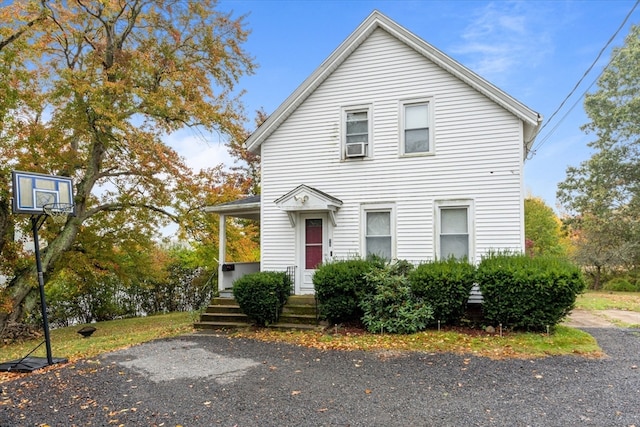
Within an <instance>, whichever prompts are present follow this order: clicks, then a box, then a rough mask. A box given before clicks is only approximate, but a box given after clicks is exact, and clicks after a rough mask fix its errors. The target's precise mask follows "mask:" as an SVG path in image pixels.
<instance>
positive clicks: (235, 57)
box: [0, 0, 254, 332]
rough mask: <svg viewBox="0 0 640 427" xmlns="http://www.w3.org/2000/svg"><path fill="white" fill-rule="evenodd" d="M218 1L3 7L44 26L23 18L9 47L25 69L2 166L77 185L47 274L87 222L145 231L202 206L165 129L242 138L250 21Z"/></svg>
mask: <svg viewBox="0 0 640 427" xmlns="http://www.w3.org/2000/svg"><path fill="white" fill-rule="evenodd" d="M216 6H217V5H216V2H215V1H213V0H202V1H198V2H185V1H181V0H175V1H170V0H167V1H161V0H106V1H105V0H101V1H97V0H75V1H71V0H69V1H46V0H43V1H41V2H27V1H22V2H16V3H14V5H12V6H10V7H11V10H10V12H11V13H8V12H7V10H8V9H6V10H5V9H4V8H3V9H0V14H1V15H2V16H3V18H4V19H5V20H6V22H8V24H7V25H8V26H15V27H16V28H19V27H20V25H19V24H20V23H22V25H24V23H25V22H30V21H34V20H38V21H37V22H38V24H39V25H31V26H29V32H28V33H24V35H23V37H24V39H25V43H24V44H23V45H21V46H20V49H18V50H16V54H18V55H21V66H22V67H23V69H24V70H29V75H28V76H27V77H26V79H27V83H26V84H19V85H15V88H14V89H15V90H16V97H15V100H16V101H15V103H14V104H13V105H10V106H9V109H10V110H11V111H10V113H11V115H12V117H13V118H14V120H13V121H11V122H9V123H5V126H4V128H3V129H2V136H3V139H2V144H0V164H3V165H7V166H10V167H12V168H16V169H18V168H19V169H23V170H29V171H33V172H43V173H50V174H57V175H65V176H71V177H73V179H74V182H75V205H76V216H74V217H69V218H68V220H67V222H66V224H65V225H64V227H62V228H49V229H47V230H45V231H44V232H45V233H49V235H48V239H47V240H48V245H47V247H46V250H45V251H44V253H43V259H42V261H43V267H44V269H45V271H46V272H47V273H49V272H50V271H51V269H52V268H53V266H54V264H55V262H56V261H57V260H58V259H59V258H60V256H61V255H62V254H63V253H64V252H65V251H67V250H69V249H70V248H71V247H72V245H73V243H74V241H75V240H76V238H77V236H78V233H80V232H81V230H82V227H83V225H86V224H87V223H90V222H95V221H103V220H105V219H107V218H109V217H112V216H113V215H115V214H118V215H121V217H120V218H122V217H124V218H126V221H125V225H124V226H125V227H126V226H127V225H126V222H127V221H128V222H130V223H135V224H136V225H135V226H136V229H137V230H144V229H146V230H147V232H149V233H152V232H153V230H155V229H157V228H158V227H159V226H162V225H164V224H166V222H167V221H168V220H176V221H178V220H180V218H181V217H182V216H183V215H188V213H189V212H193V211H194V209H196V208H197V207H198V206H200V205H201V204H203V203H205V200H204V199H205V198H206V197H205V196H203V195H208V194H209V193H210V189H209V188H203V187H201V186H199V185H198V183H199V182H202V180H194V179H192V174H191V172H190V171H189V170H188V168H187V167H186V165H185V164H184V162H183V160H182V159H181V158H180V157H179V156H178V154H177V153H176V152H175V151H174V150H172V149H171V148H169V147H168V146H167V145H165V144H164V143H163V137H164V136H166V135H167V134H169V133H171V132H174V131H176V130H178V129H181V128H183V127H185V126H188V127H197V128H200V129H202V130H204V131H205V132H210V131H213V132H218V133H219V134H222V135H225V136H226V137H227V139H229V140H235V139H240V138H242V136H243V128H242V123H243V120H244V113H243V110H242V107H241V105H242V104H241V103H240V102H239V99H238V96H240V94H241V92H240V91H238V90H237V89H236V84H237V82H238V80H239V78H240V77H241V76H243V75H244V74H246V73H251V72H252V71H253V67H254V65H253V62H252V58H250V57H249V56H248V55H247V53H246V52H245V51H244V50H243V49H242V43H243V42H244V41H245V40H246V37H247V30H246V29H245V28H244V19H243V17H238V18H236V17H233V16H232V15H231V14H228V13H222V12H219V11H217V10H216ZM41 17H44V18H41ZM18 21H19V22H18ZM16 22H18V23H16ZM3 25H4V24H3ZM0 72H2V70H0ZM8 78H9V75H8V74H6V73H3V75H2V79H8ZM0 102H2V101H0ZM2 172H3V176H2V177H0V180H2V181H3V182H4V187H5V188H6V183H7V182H8V177H7V176H6V172H7V171H6V170H3V171H2ZM5 196H6V195H5ZM0 197H1V195H0ZM33 270H34V267H33V266H30V267H29V268H28V269H24V270H22V271H20V272H18V274H17V275H16V276H15V277H14V278H13V279H12V280H11V281H10V282H9V284H8V285H7V287H6V289H4V291H5V294H7V295H9V296H10V304H7V303H6V302H5V304H4V309H3V310H0V332H1V331H2V328H3V326H4V325H5V324H6V322H7V321H10V320H17V319H19V318H20V317H21V315H22V304H23V302H24V300H25V297H26V296H27V295H28V294H29V292H30V291H31V289H32V285H31V283H30V282H31V281H32V280H31V279H32V278H33V277H34V275H35V274H34V271H33Z"/></svg>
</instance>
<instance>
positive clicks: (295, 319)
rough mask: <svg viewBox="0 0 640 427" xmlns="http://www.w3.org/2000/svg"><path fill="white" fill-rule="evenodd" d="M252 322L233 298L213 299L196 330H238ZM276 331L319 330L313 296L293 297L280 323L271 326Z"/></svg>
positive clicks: (288, 302) (286, 306) (289, 300)
mask: <svg viewBox="0 0 640 427" xmlns="http://www.w3.org/2000/svg"><path fill="white" fill-rule="evenodd" d="M251 325H252V322H251V320H250V319H249V318H248V317H247V315H246V314H244V313H243V312H242V310H241V309H240V306H239V305H238V303H237V302H236V300H235V299H233V298H225V297H217V298H213V299H212V300H211V302H210V303H209V306H208V307H207V308H206V310H205V311H204V312H203V313H202V314H201V315H200V320H199V321H198V322H195V323H194V325H193V326H194V327H195V328H196V329H237V328H246V327H248V326H251ZM269 327H270V328H274V329H300V330H313V329H318V317H317V307H316V299H315V297H314V296H313V295H292V296H290V297H289V299H288V300H287V303H286V304H285V306H284V307H283V309H282V314H281V315H280V318H279V319H278V323H275V324H272V325H269Z"/></svg>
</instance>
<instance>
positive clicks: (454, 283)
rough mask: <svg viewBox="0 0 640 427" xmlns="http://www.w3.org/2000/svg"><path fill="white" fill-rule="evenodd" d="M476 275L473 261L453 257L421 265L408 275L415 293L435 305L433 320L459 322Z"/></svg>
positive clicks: (433, 306)
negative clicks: (471, 262)
mask: <svg viewBox="0 0 640 427" xmlns="http://www.w3.org/2000/svg"><path fill="white" fill-rule="evenodd" d="M475 274H476V269H475V267H474V266H473V265H472V264H469V263H468V262H465V261H458V260H456V259H455V258H450V259H448V260H446V261H444V260H443V261H432V262H428V263H425V264H420V265H419V266H418V267H416V269H415V270H413V271H411V272H410V273H409V276H408V278H409V283H410V284H411V290H412V291H413V293H414V294H415V296H416V297H418V298H422V299H424V300H426V301H428V302H429V304H430V305H431V307H432V308H433V321H435V322H437V321H438V320H439V321H440V322H442V323H446V324H456V323H459V322H460V320H461V319H462V317H463V316H464V313H465V310H466V308H467V300H468V299H469V294H470V293H471V288H472V287H473V283H474V280H475Z"/></svg>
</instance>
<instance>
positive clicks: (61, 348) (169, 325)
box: [0, 313, 195, 362]
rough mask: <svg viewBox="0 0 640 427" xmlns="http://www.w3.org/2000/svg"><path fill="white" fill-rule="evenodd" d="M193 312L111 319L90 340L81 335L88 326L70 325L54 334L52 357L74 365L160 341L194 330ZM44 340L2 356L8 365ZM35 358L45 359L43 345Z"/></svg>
mask: <svg viewBox="0 0 640 427" xmlns="http://www.w3.org/2000/svg"><path fill="white" fill-rule="evenodd" d="M194 321H195V317H194V314H193V313H170V314H162V315H156V316H149V317H137V318H132V319H120V320H111V321H108V322H99V323H94V324H92V325H91V326H94V327H95V328H96V331H95V332H94V333H93V335H91V337H89V338H84V337H82V335H80V334H78V330H79V329H80V328H82V327H83V326H86V325H76V326H70V327H68V328H59V329H54V330H52V331H51V353H52V355H53V357H64V358H67V359H69V361H70V362H73V361H75V360H77V359H88V358H91V357H95V356H96V355H98V354H100V353H105V352H109V351H113V350H117V349H121V348H126V347H130V346H132V345H135V344H140V343H143V342H146V341H151V340H154V339H158V338H166V337H173V336H177V335H182V334H184V333H187V332H191V331H193V322H194ZM42 341H44V337H43V338H40V339H37V340H29V341H24V342H21V343H15V344H11V345H2V346H0V354H1V355H2V360H0V362H5V361H9V360H14V359H20V358H22V357H24V356H25V355H26V354H27V353H29V352H30V351H31V350H32V349H33V348H35V347H36V346H37V345H38V344H40V342H42ZM32 356H38V357H46V356H47V352H46V349H45V346H44V344H43V345H41V346H40V347H39V348H38V349H37V350H36V351H35V352H34V353H33V354H32Z"/></svg>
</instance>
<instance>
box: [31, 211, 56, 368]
mask: <svg viewBox="0 0 640 427" xmlns="http://www.w3.org/2000/svg"><path fill="white" fill-rule="evenodd" d="M40 217H41V215H40V216H35V215H32V216H31V228H32V230H33V249H34V251H35V253H36V269H37V270H38V287H39V288H40V305H41V307H42V323H43V328H44V341H45V344H46V346H47V363H48V364H49V365H53V357H52V356H51V337H50V336H49V319H48V317H47V302H46V299H45V296H44V273H43V272H42V260H41V259H40V241H39V239H38V229H39V228H40V225H39V224H38V222H39V220H40Z"/></svg>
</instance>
